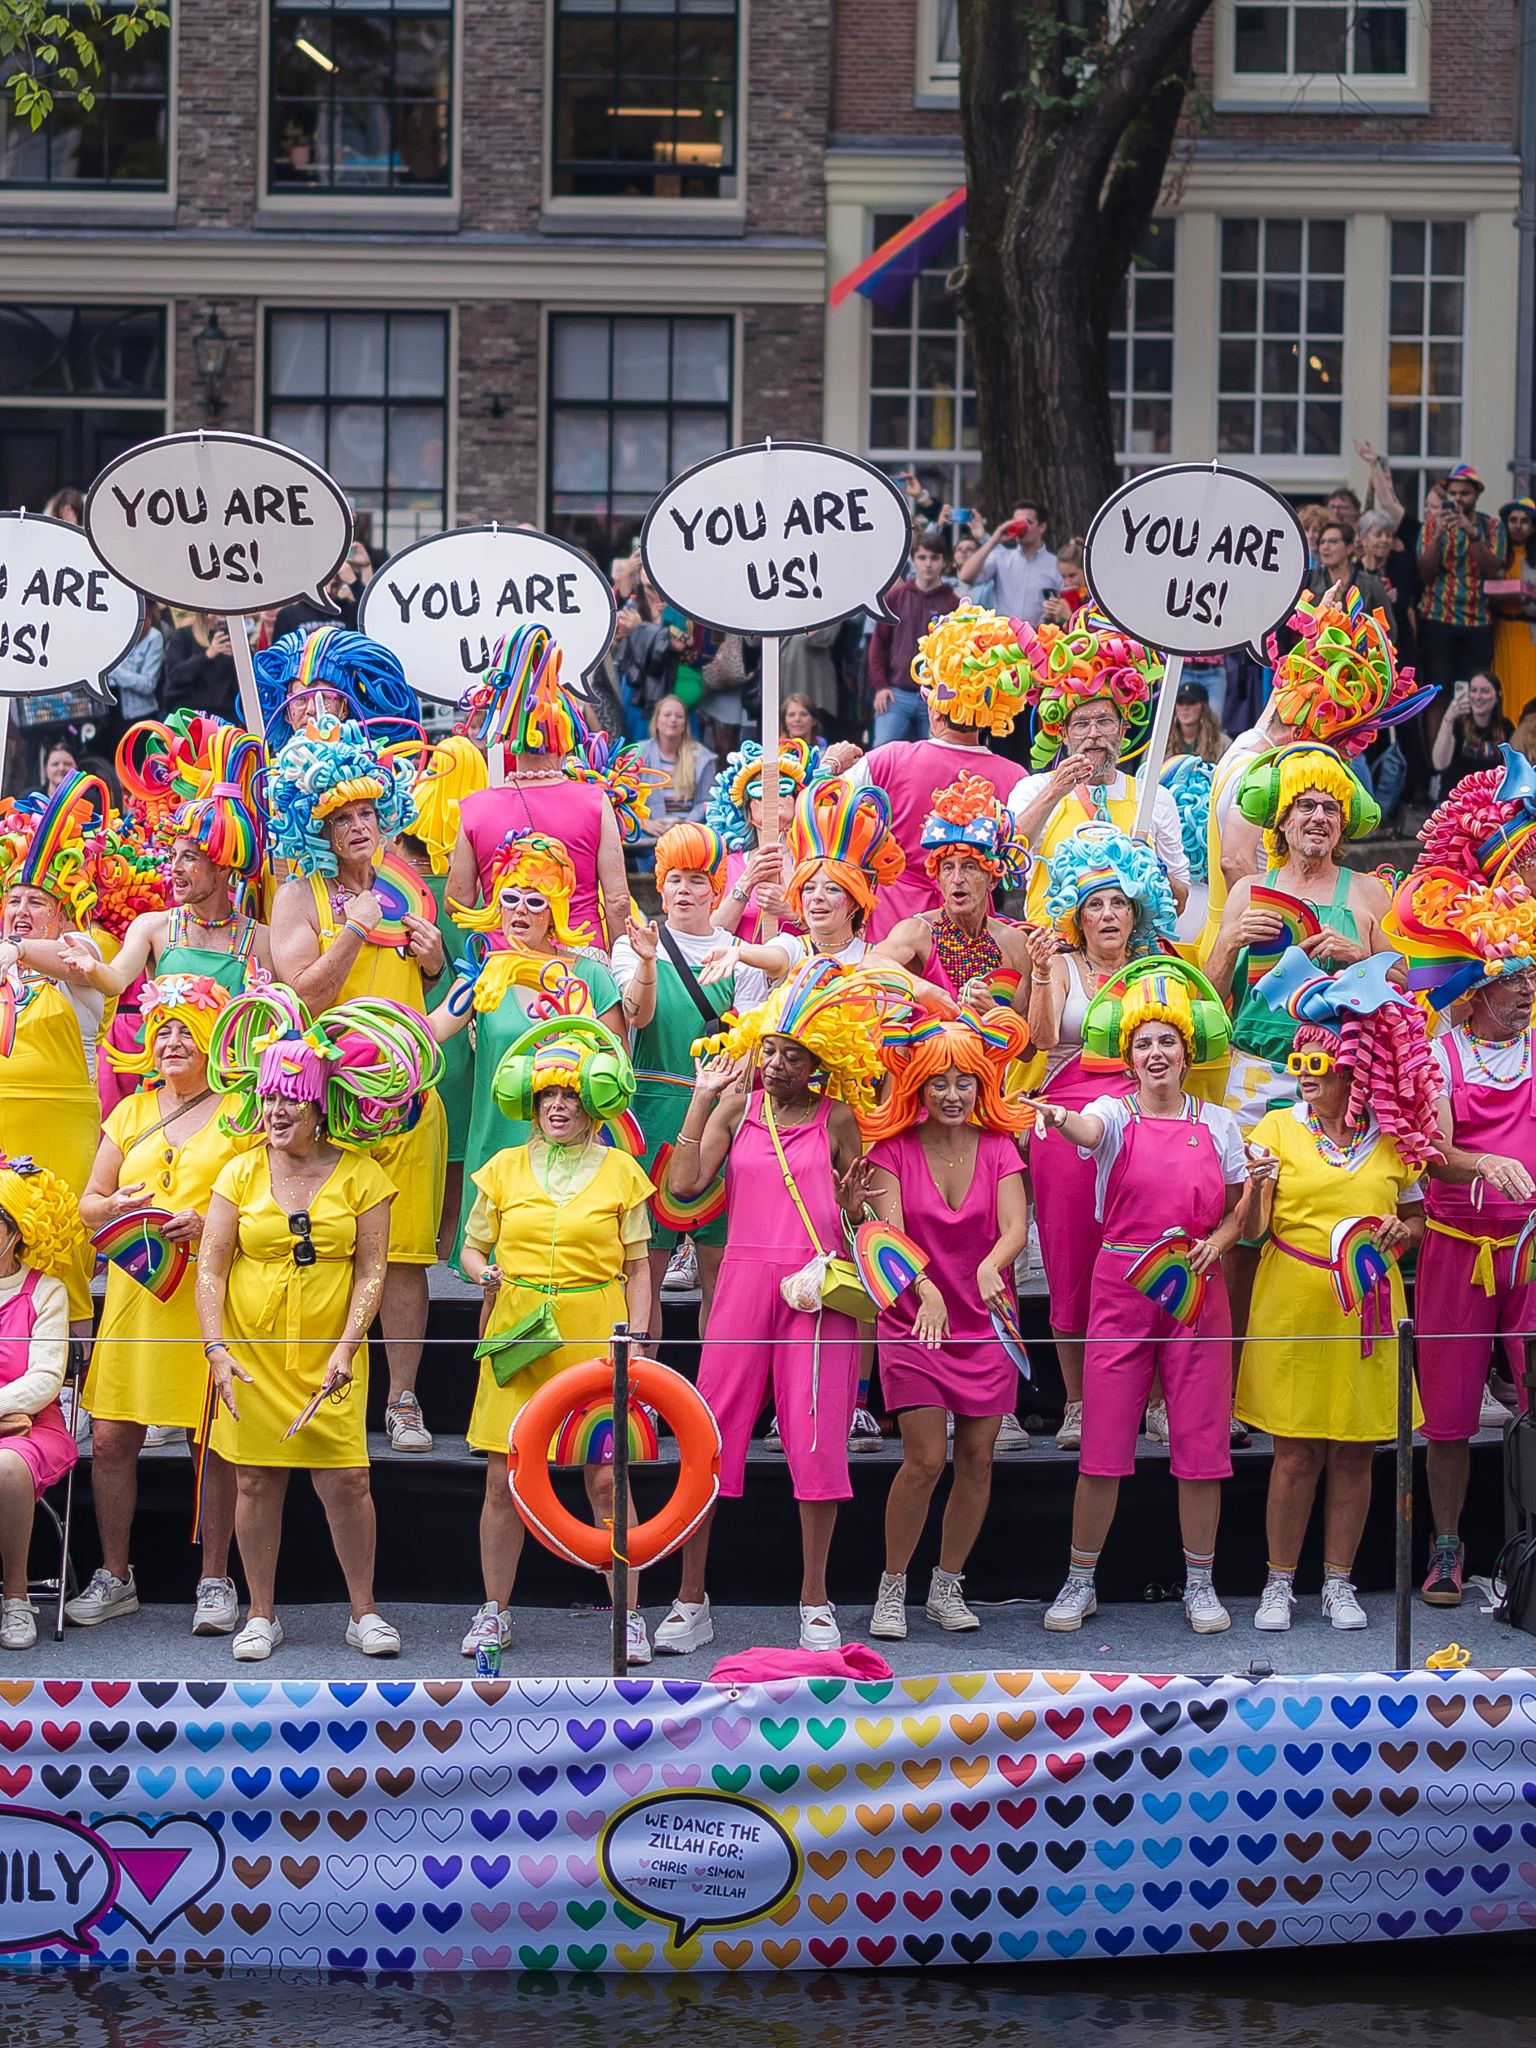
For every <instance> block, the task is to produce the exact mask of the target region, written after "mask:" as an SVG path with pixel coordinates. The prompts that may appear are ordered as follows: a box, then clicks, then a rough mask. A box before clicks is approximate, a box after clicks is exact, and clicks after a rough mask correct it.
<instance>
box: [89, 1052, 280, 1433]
mask: <svg viewBox="0 0 1536 2048" xmlns="http://www.w3.org/2000/svg"><path fill="white" fill-rule="evenodd" d="M164 1104H165V1098H164V1096H163V1095H161V1094H160V1093H159V1091H158V1090H149V1091H147V1092H145V1093H144V1094H141V1095H130V1096H128V1097H127V1098H126V1099H125V1100H124V1101H122V1102H120V1103H119V1104H118V1105H117V1107H116V1109H114V1110H113V1111H112V1113H111V1114H110V1116H108V1118H107V1120H106V1122H105V1123H104V1124H103V1125H102V1131H103V1134H104V1135H105V1136H106V1137H108V1138H110V1139H111V1141H112V1143H113V1144H114V1145H116V1147H117V1148H118V1150H119V1151H120V1152H121V1153H122V1155H123V1165H122V1171H121V1172H120V1173H119V1175H118V1185H119V1187H125V1186H127V1185H128V1184H129V1183H131V1182H133V1181H142V1182H143V1183H144V1192H143V1195H142V1196H141V1197H140V1199H141V1201H142V1202H143V1204H144V1206H145V1207H146V1208H148V1207H153V1208H156V1209H171V1210H177V1209H195V1210H196V1211H197V1212H198V1214H199V1215H201V1216H206V1215H207V1214H208V1197H209V1196H210V1195H211V1194H212V1192H213V1185H214V1182H215V1181H216V1180H217V1179H218V1177H219V1175H220V1173H221V1172H222V1171H223V1169H224V1168H225V1167H226V1166H227V1165H228V1164H229V1162H230V1160H231V1159H233V1158H235V1157H236V1155H237V1154H238V1153H240V1152H244V1151H248V1150H249V1149H250V1147H251V1146H252V1145H253V1144H255V1143H256V1142H257V1140H256V1139H254V1138H243V1137H234V1138H232V1137H230V1136H229V1135H228V1133H227V1132H225V1131H222V1130H221V1129H220V1128H219V1105H217V1104H215V1105H214V1114H213V1115H212V1116H211V1117H210V1118H209V1120H208V1122H207V1123H205V1124H204V1125H203V1127H202V1129H201V1130H200V1131H194V1132H193V1133H192V1135H191V1137H190V1138H187V1139H185V1140H184V1141H183V1142H182V1143H181V1144H179V1145H173V1144H171V1143H170V1141H169V1140H168V1139H167V1137H166V1134H165V1132H164V1131H163V1130H161V1129H159V1128H158V1126H159V1123H160V1119H161V1117H162V1116H163V1115H164V1114H165V1108H164ZM207 1389H208V1363H207V1360H206V1359H205V1357H204V1356H203V1339H202V1332H201V1331H200V1329H199V1328H198V1323H197V1267H196V1265H195V1263H194V1264H193V1265H190V1266H188V1268H187V1270H186V1272H185V1273H183V1275H182V1277H181V1284H180V1286H178V1288H177V1289H176V1292H175V1293H174V1294H173V1295H172V1296H171V1298H170V1300H169V1301H157V1300H156V1299H155V1297H154V1296H153V1295H152V1294H151V1293H150V1292H149V1290H148V1289H147V1288H144V1287H141V1286H140V1285H139V1283H138V1281H137V1280H131V1279H130V1278H129V1277H128V1275H127V1274H126V1273H125V1272H124V1271H123V1270H122V1268H121V1267H120V1266H108V1268H107V1298H106V1302H105V1304H104V1305H103V1308H102V1312H101V1326H100V1328H99V1329H98V1331H97V1333H96V1342H95V1344H94V1345H93V1346H92V1349H91V1369H90V1372H89V1374H88V1375H87V1377H86V1382H85V1406H86V1410H87V1412H88V1413H89V1414H91V1415H95V1416H98V1417H100V1418H101V1420H102V1421H104V1422H142V1423H153V1422H158V1423H164V1424H167V1425H169V1426H171V1427H173V1428H180V1429H190V1430H192V1431H194V1432H196V1431H197V1430H198V1429H200V1428H201V1426H202V1420H203V1404H204V1400H205V1397H206V1394H207Z"/></svg>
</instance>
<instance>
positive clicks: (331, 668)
mask: <svg viewBox="0 0 1536 2048" xmlns="http://www.w3.org/2000/svg"><path fill="white" fill-rule="evenodd" d="M251 665H252V667H253V668H254V669H255V671H256V694H257V696H258V697H259V698H260V700H261V722H262V726H263V728H264V729H265V732H266V736H267V741H268V744H269V745H270V744H271V742H272V739H273V728H274V726H280V724H281V721H282V717H283V708H284V706H285V705H286V704H287V702H288V698H289V696H290V694H291V693H292V692H294V691H296V690H297V691H306V690H316V689H321V688H324V689H327V690H334V691H335V693H336V695H337V696H338V697H345V698H346V700H347V708H348V711H349V713H350V715H351V716H352V717H353V718H359V719H366V720H367V721H368V724H369V729H370V731H371V732H372V733H373V734H374V736H375V737H376V739H377V741H378V743H379V745H380V746H389V745H391V744H392V743H393V742H395V741H398V740H403V739H412V738H419V737H420V735H421V704H420V702H419V700H418V698H417V695H416V692H415V691H414V690H413V689H412V688H411V686H410V684H409V683H408V682H407V681H406V680H405V670H404V669H403V668H402V667H401V666H400V660H399V657H398V655H394V654H391V652H390V651H389V649H388V648H387V647H385V646H384V645H382V643H381V642H379V641H377V640H370V639H369V637H368V635H367V634H366V633H353V632H351V631H349V630H348V628H347V627H345V626H302V627H299V628H298V629H297V630H296V631H294V632H292V633H285V634H284V635H283V637H282V638H281V639H280V640H274V641H273V643H272V645H271V646H270V647H264V648H263V649H262V651H261V652H260V653H259V654H253V655H252V656H251ZM313 712H314V707H313V703H312V702H311V703H309V704H306V706H305V707H304V715H305V717H306V718H309V717H312V716H313ZM277 737H278V739H279V741H281V737H282V735H281V732H280V731H279V733H278V735H277Z"/></svg>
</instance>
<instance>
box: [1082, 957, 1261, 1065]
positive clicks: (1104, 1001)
mask: <svg viewBox="0 0 1536 2048" xmlns="http://www.w3.org/2000/svg"><path fill="white" fill-rule="evenodd" d="M1154 1022H1162V1023H1165V1024H1171V1025H1172V1026H1173V1028H1174V1030H1175V1031H1177V1032H1178V1034H1179V1036H1180V1038H1181V1039H1183V1041H1184V1051H1185V1053H1186V1055H1187V1057H1188V1059H1189V1063H1190V1065H1191V1066H1192V1067H1203V1066H1205V1065H1207V1064H1208V1063H1209V1062H1210V1061H1212V1060H1219V1059H1220V1058H1222V1056H1223V1055H1224V1054H1225V1052H1226V1050H1227V1047H1228V1045H1229V1044H1230V1043H1231V1039H1232V1020H1231V1019H1230V1018H1229V1017H1228V1015H1227V1009H1226V1005H1225V1003H1223V1001H1222V1000H1221V997H1220V996H1219V995H1218V994H1217V993H1216V991H1215V989H1214V988H1213V987H1212V986H1211V984H1210V982H1208V981H1207V980H1206V978H1205V976H1204V975H1203V974H1202V973H1201V972H1200V970H1199V968H1198V967H1191V966H1190V964H1189V962H1188V961H1187V960H1178V959H1173V958H1167V957H1160V958H1158V959H1155V960H1133V961H1132V962H1131V964H1130V966H1129V967H1122V968H1121V970H1120V972H1119V973H1118V974H1117V975H1115V976H1113V978H1112V979H1111V980H1109V981H1107V982H1106V983H1105V984H1104V986H1103V988H1101V989H1100V990H1099V993H1098V994H1097V995H1096V996H1095V997H1094V999H1093V1001H1092V1002H1091V1003H1090V1004H1089V1005H1088V1009H1087V1013H1086V1015H1085V1016H1084V1018H1083V1053H1084V1057H1085V1061H1087V1062H1088V1063H1089V1064H1092V1065H1095V1066H1098V1067H1101V1068H1102V1067H1128V1066H1129V1065H1130V1061H1131V1040H1132V1038H1134V1036H1135V1035H1136V1032H1137V1030H1138V1028H1139V1027H1140V1026H1141V1025H1143V1024H1151V1023H1154Z"/></svg>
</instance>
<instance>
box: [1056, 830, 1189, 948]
mask: <svg viewBox="0 0 1536 2048" xmlns="http://www.w3.org/2000/svg"><path fill="white" fill-rule="evenodd" d="M1047 875H1048V878H1049V886H1048V888H1047V892H1046V898H1045V907H1046V909H1047V910H1048V911H1049V913H1050V915H1051V918H1052V921H1053V922H1054V923H1055V925H1056V926H1057V928H1058V930H1060V931H1061V932H1062V933H1063V934H1064V935H1065V936H1066V937H1068V938H1072V939H1074V940H1077V941H1080V939H1081V932H1080V928H1079V926H1078V921H1077V914H1078V912H1079V910H1081V909H1082V907H1083V904H1084V903H1085V902H1086V901H1087V899H1088V898H1089V897H1090V896H1091V895H1093V893H1094V891H1095V890H1097V889H1118V890H1119V891H1120V892H1121V894H1122V895H1124V896H1128V897H1129V898H1130V900H1131V902H1132V903H1133V904H1134V905H1135V906H1136V922H1135V924H1134V925H1133V926H1132V928H1131V951H1132V952H1133V953H1138V952H1140V953H1150V952H1153V951H1155V950H1156V947H1157V942H1158V940H1159V939H1171V938H1172V937H1173V933H1174V927H1175V925H1176V924H1177V922H1178V912H1177V911H1176V910H1175V908H1174V903H1173V891H1172V890H1171V889H1170V888H1169V886H1168V877H1167V876H1166V875H1165V874H1164V873H1163V864H1162V862H1161V861H1160V860H1159V859H1158V857H1157V855H1156V854H1155V853H1154V852H1153V851H1152V849H1151V847H1150V846H1146V845H1144V844H1143V843H1142V842H1141V841H1140V840H1139V839H1128V838H1127V837H1126V835H1125V834H1124V833H1123V832H1116V831H1113V830H1108V831H1091V832H1084V833H1080V834H1078V835H1076V836H1074V837H1073V838H1071V839H1068V840H1067V841H1065V842H1064V844H1062V845H1061V846H1058V847H1057V849H1056V851H1055V852H1054V853H1053V854H1052V855H1051V858H1050V863H1049V866H1048V868H1047Z"/></svg>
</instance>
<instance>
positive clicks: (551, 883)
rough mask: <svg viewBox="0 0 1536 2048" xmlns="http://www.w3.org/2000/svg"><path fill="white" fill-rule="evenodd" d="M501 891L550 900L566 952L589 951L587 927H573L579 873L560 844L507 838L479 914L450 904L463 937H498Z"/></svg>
mask: <svg viewBox="0 0 1536 2048" xmlns="http://www.w3.org/2000/svg"><path fill="white" fill-rule="evenodd" d="M503 889H530V890H532V891H534V893H535V894H537V895H540V896H547V897H548V898H549V910H550V930H551V931H552V932H553V934H554V936H555V938H556V939H557V940H558V941H559V942H560V944H561V945H562V946H589V945H590V944H591V943H592V934H591V932H590V931H589V930H588V929H587V927H586V926H585V925H582V926H581V927H580V928H579V929H577V930H573V929H572V927H571V922H570V917H571V898H572V896H573V895H574V894H575V892H576V868H575V865H574V863H573V862H572V860H571V856H570V855H569V853H567V851H566V849H565V846H564V844H563V842H562V841H560V840H558V839H551V838H550V836H549V834H548V833H547V832H530V831H527V830H518V831H512V832H509V833H508V834H507V835H506V837H505V838H504V839H503V840H502V842H501V844H500V846H498V847H497V849H496V852H495V854H494V856H493V857H492V860H491V885H490V887H489V889H487V891H486V900H485V903H484V904H483V906H482V907H481V908H480V909H478V910H468V909H466V908H464V906H463V905H461V904H458V903H450V904H449V906H448V908H449V909H450V910H451V911H452V912H453V918H454V922H455V924H458V925H462V926H463V928H464V930H465V931H470V932H495V931H500V929H501V905H500V903H499V902H498V901H497V897H498V896H499V894H500V892H501V891H502V890H503Z"/></svg>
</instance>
